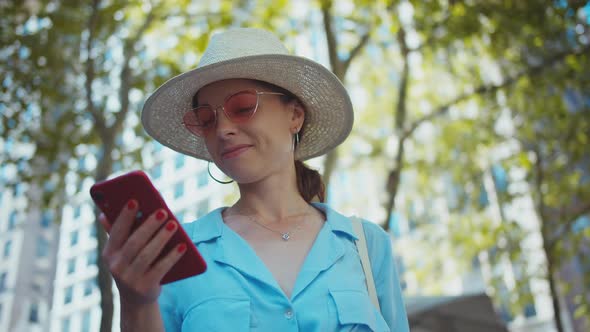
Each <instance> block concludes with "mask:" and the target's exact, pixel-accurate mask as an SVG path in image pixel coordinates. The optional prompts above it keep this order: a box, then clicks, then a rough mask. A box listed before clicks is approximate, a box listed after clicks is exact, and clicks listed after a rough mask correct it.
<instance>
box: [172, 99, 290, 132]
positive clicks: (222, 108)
mask: <svg viewBox="0 0 590 332" xmlns="http://www.w3.org/2000/svg"><path fill="white" fill-rule="evenodd" d="M241 93H253V94H255V95H256V106H254V111H252V114H250V116H248V118H247V119H245V120H243V121H235V120H233V119H232V118H231V117H230V116H229V115H228V114H227V111H226V110H225V104H226V103H227V102H228V100H230V99H231V98H233V97H235V96H236V95H239V94H241ZM262 95H275V96H284V95H285V94H284V93H281V92H273V91H258V90H257V89H246V90H241V91H238V92H236V93H232V94H231V95H229V96H227V97H225V99H224V100H223V104H221V105H218V106H217V107H213V106H211V105H209V104H205V105H200V106H197V107H194V108H193V109H191V110H190V111H189V112H192V113H194V114H195V116H196V111H197V110H198V109H199V108H202V107H208V108H210V109H211V110H212V111H213V116H214V122H213V125H212V127H204V126H199V125H196V124H189V123H186V122H185V121H184V117H183V121H182V124H183V125H184V126H185V127H193V128H199V130H200V131H203V134H201V135H199V134H197V132H194V131H192V130H190V132H191V133H193V134H195V135H197V136H199V137H202V136H204V131H205V130H207V129H211V128H213V127H215V125H217V118H218V115H217V110H218V109H219V108H221V110H222V111H223V114H225V117H226V118H227V119H228V120H229V121H231V122H232V123H235V124H240V123H245V122H248V121H249V120H250V119H251V118H252V117H253V116H254V114H256V111H258V105H259V104H260V96H262ZM189 112H187V113H189ZM185 116H186V113H185Z"/></svg>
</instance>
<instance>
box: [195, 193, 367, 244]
mask: <svg viewBox="0 0 590 332" xmlns="http://www.w3.org/2000/svg"><path fill="white" fill-rule="evenodd" d="M312 205H313V206H315V207H316V208H318V209H320V210H321V211H323V212H324V213H325V214H326V223H327V224H328V225H329V226H330V228H331V230H332V232H334V233H344V234H346V235H348V236H349V237H351V238H352V239H354V240H357V239H358V238H357V236H356V235H355V234H354V231H353V229H352V224H351V222H350V218H348V217H346V216H344V215H342V214H340V213H338V212H336V211H335V210H333V209H332V208H330V207H329V206H328V205H327V204H325V203H317V202H313V203H312ZM224 209H225V207H220V208H217V209H215V210H213V211H211V212H209V213H208V214H206V215H205V216H203V217H201V218H199V219H198V220H197V221H195V222H192V224H193V225H192V233H191V239H192V240H193V242H195V243H200V242H206V241H209V240H212V239H216V238H219V237H221V236H222V235H223V218H222V216H221V212H222V211H223V210H224Z"/></svg>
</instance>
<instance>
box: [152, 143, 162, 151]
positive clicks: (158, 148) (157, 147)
mask: <svg viewBox="0 0 590 332" xmlns="http://www.w3.org/2000/svg"><path fill="white" fill-rule="evenodd" d="M152 148H153V149H154V152H160V151H162V144H160V143H158V142H154V143H153V144H152Z"/></svg>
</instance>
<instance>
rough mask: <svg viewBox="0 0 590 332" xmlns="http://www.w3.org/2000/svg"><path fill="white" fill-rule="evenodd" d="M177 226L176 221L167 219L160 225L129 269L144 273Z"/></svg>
mask: <svg viewBox="0 0 590 332" xmlns="http://www.w3.org/2000/svg"><path fill="white" fill-rule="evenodd" d="M177 228H178V226H177V224H176V221H174V220H169V221H168V222H167V223H166V226H164V227H162V228H161V229H160V231H158V233H157V234H156V236H154V238H153V239H151V240H150V241H149V242H148V243H147V245H146V246H144V247H143V249H141V251H140V252H139V254H138V255H137V257H135V259H134V260H133V262H132V263H131V265H130V270H133V271H141V273H144V272H145V271H147V270H148V269H149V267H150V266H151V265H152V263H153V262H154V261H155V260H156V259H157V258H158V257H159V256H160V253H161V252H162V249H163V248H164V246H165V245H166V243H168V241H169V240H170V239H171V238H172V235H174V233H175V232H176V230H177Z"/></svg>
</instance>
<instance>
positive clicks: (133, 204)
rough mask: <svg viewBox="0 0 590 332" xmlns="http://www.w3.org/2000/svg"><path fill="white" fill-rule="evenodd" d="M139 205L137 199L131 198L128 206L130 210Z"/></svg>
mask: <svg viewBox="0 0 590 332" xmlns="http://www.w3.org/2000/svg"><path fill="white" fill-rule="evenodd" d="M136 207H137V203H135V200H133V199H132V200H130V201H129V202H127V208H128V209H129V210H133V209H135V208H136Z"/></svg>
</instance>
